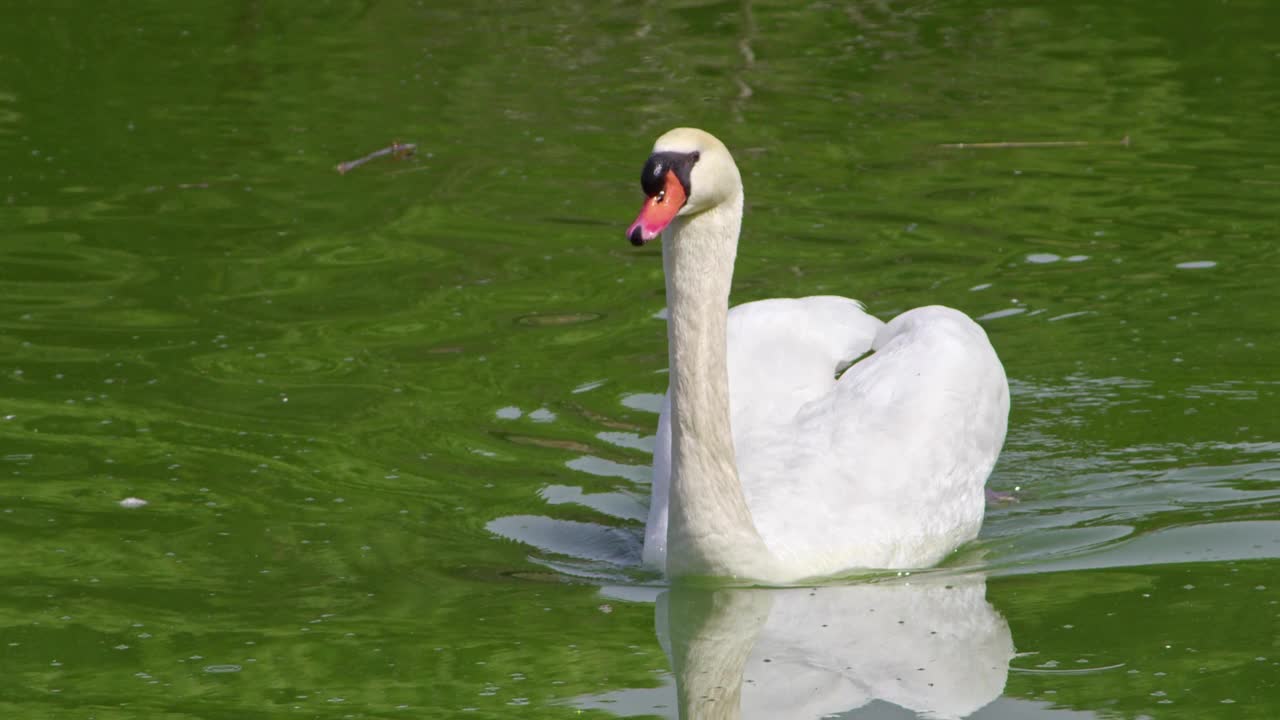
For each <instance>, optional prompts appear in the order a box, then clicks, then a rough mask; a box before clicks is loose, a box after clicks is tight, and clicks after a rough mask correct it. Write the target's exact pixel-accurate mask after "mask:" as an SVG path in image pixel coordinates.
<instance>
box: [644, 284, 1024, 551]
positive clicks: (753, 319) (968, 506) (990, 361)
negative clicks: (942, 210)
mask: <svg viewBox="0 0 1280 720" xmlns="http://www.w3.org/2000/svg"><path fill="white" fill-rule="evenodd" d="M872 349H874V353H873V354H872V355H870V356H869V357H866V358H863V359H862V360H861V361H859V362H857V363H856V364H855V365H853V366H852V367H851V368H849V370H848V371H847V372H845V373H844V374H843V375H842V376H840V378H839V379H838V380H837V379H836V377H835V373H836V371H837V369H838V368H840V367H842V366H843V365H845V364H847V363H848V362H850V361H852V360H854V359H856V358H858V357H859V356H861V355H863V354H864V353H866V352H867V351H868V350H872ZM728 360H729V363H728V368H729V392H730V398H731V399H730V406H731V422H732V425H733V439H734V446H735V451H736V453H735V454H736V460H737V466H738V473H739V478H740V480H741V483H742V488H743V492H744V495H745V496H746V500H747V504H748V507H749V508H750V510H751V514H752V518H753V520H754V522H755V525H756V529H757V530H758V531H759V533H760V535H761V537H762V538H763V539H764V541H765V544H766V545H767V546H768V547H769V549H770V550H771V551H772V552H773V554H774V555H776V556H777V558H778V559H779V561H780V562H781V563H782V564H783V565H784V566H789V567H797V568H804V570H805V571H804V572H803V573H802V574H803V575H824V574H831V573H836V572H840V571H842V570H847V569H850V568H857V567H861V568H911V567H923V566H927V565H932V564H935V563H936V562H938V561H939V560H941V559H942V558H943V557H945V555H946V554H947V553H948V552H950V550H951V549H952V548H954V547H955V546H956V545H958V544H960V543H962V542H964V541H967V540H969V539H972V538H973V537H974V536H975V535H976V534H977V532H978V529H979V528H980V526H981V523H982V515H983V510H984V507H985V498H984V494H983V486H984V485H985V482H986V478H987V476H988V475H989V474H990V472H991V469H992V467H993V466H994V464H995V460H996V458H997V457H998V455H999V452H1000V448H1001V446H1002V445H1003V443H1004V436H1005V429H1006V423H1007V417H1008V409H1009V391H1008V384H1007V382H1006V379H1005V374H1004V368H1003V367H1002V366H1001V364H1000V361H999V359H998V358H997V357H996V354H995V351H994V350H993V349H992V347H991V344H990V342H989V341H988V339H987V337H986V333H985V332H984V331H983V330H982V328H981V327H980V326H978V324H977V323H975V322H974V321H973V320H971V319H969V318H968V317H967V316H966V315H964V314H963V313H961V312H959V311H956V310H952V309H950V308H945V307H938V306H933V307H924V308H917V309H915V310H911V311H908V312H906V313H903V314H901V315H899V316H898V317H896V318H894V319H893V320H892V321H890V322H889V323H888V324H887V325H886V324H884V323H882V322H880V321H879V320H877V319H876V318H874V317H872V316H869V315H867V314H866V313H864V312H863V311H862V309H861V306H860V305H859V304H857V303H856V302H854V301H852V300H848V299H845V298H835V297H812V298H800V299H796V300H789V299H788V300H768V301H762V302H757V303H748V304H745V305H742V306H739V307H736V308H734V309H733V310H732V311H730V314H729V325H728ZM669 414H670V407H669V404H668V403H664V405H663V410H662V415H661V417H660V419H659V425H658V437H657V442H656V447H655V453H654V484H653V500H652V505H651V507H650V515H649V523H648V525H647V527H646V533H645V550H644V557H645V562H646V563H647V564H652V565H657V566H662V565H663V563H664V561H665V555H666V525H667V523H666V513H667V493H668V489H669V484H670V468H671V452H670V451H671V436H670V422H669Z"/></svg>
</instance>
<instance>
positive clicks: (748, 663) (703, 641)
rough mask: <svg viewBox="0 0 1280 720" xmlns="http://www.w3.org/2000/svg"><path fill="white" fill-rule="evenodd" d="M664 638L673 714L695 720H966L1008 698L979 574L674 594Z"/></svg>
mask: <svg viewBox="0 0 1280 720" xmlns="http://www.w3.org/2000/svg"><path fill="white" fill-rule="evenodd" d="M657 631H658V636H659V639H660V641H661V642H662V644H663V648H664V649H665V650H666V651H667V653H668V655H669V656H670V658H671V661H672V667H673V668H674V671H675V679H676V691H677V696H678V701H677V703H676V705H677V706H678V707H679V715H678V716H677V715H676V714H675V713H673V712H670V711H668V712H670V716H672V717H680V718H690V719H692V718H696V719H698V720H719V719H722V718H734V719H744V720H745V719H749V718H790V719H795V720H801V719H808V718H822V717H831V716H833V715H840V714H843V713H847V712H849V711H851V710H855V709H857V708H861V707H864V706H866V705H868V704H870V703H873V702H874V701H877V700H879V701H883V702H887V703H891V704H893V705H896V706H898V707H900V708H903V709H906V710H910V711H913V712H915V713H916V714H918V715H919V716H921V717H927V718H963V717H966V716H968V715H970V714H972V713H974V712H975V711H977V710H978V709H979V708H981V707H983V706H984V705H986V704H987V703H989V702H991V701H992V700H994V699H996V698H997V697H999V696H1000V694H1001V692H1002V691H1003V689H1004V685H1005V679H1006V676H1007V675H1008V671H1009V660H1010V659H1011V658H1012V657H1013V654H1014V648H1013V638H1012V636H1011V635H1010V633H1009V626H1008V624H1007V623H1006V622H1005V621H1004V618H1002V617H1001V616H1000V615H999V613H997V612H996V611H995V609H994V608H993V607H992V606H991V605H990V604H989V603H988V602H987V600H986V581H985V578H983V577H982V576H980V575H964V576H955V575H942V574H927V575H913V576H910V577H907V578H893V579H889V580H886V581H882V582H871V583H865V584H860V585H851V586H840V587H831V586H824V587H817V588H798V589H773V590H767V589H717V590H702V589H695V588H674V589H672V590H669V591H667V592H665V593H663V594H662V595H661V596H660V597H659V598H658V603H657ZM634 699H638V698H634ZM651 699H655V698H651ZM592 704H593V705H594V703H592ZM627 704H631V703H626V702H623V703H616V704H615V703H609V705H611V706H612V707H611V708H610V709H612V710H614V711H615V712H616V711H619V710H622V711H624V712H625V711H626V709H625V708H624V707H620V706H619V705H627ZM655 704H656V705H661V704H664V703H655ZM594 706H595V707H608V705H594ZM637 709H639V708H637ZM653 711H654V710H653V706H650V708H646V709H644V710H641V712H644V713H646V714H649V713H652V712H653Z"/></svg>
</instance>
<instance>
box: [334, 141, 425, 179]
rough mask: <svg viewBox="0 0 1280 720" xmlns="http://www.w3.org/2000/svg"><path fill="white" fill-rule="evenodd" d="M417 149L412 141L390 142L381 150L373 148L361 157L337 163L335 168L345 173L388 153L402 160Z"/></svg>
mask: <svg viewBox="0 0 1280 720" xmlns="http://www.w3.org/2000/svg"><path fill="white" fill-rule="evenodd" d="M417 150H418V146H417V145H414V144H413V143H391V145H390V146H389V147H384V148H382V149H381V150H374V151H373V152H371V153H369V154H368V155H365V156H364V157H362V158H356V159H355V160H351V161H349V162H344V163H338V165H337V168H336V169H337V171H338V172H339V173H340V174H342V175H346V174H347V173H349V172H351V171H352V170H355V169H356V168H358V167H360V166H361V165H363V164H365V163H367V162H369V161H370V160H377V159H378V158H380V157H386V156H388V155H390V156H392V157H394V158H395V159H396V160H403V159H404V158H407V157H409V156H410V155H412V154H414V153H415V152H417Z"/></svg>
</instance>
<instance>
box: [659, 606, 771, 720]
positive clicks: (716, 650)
mask: <svg viewBox="0 0 1280 720" xmlns="http://www.w3.org/2000/svg"><path fill="white" fill-rule="evenodd" d="M662 601H665V602H666V606H667V622H668V631H669V632H670V637H671V643H672V647H671V650H672V661H673V664H674V666H675V671H676V687H677V689H678V693H679V696H680V717H682V718H699V720H738V718H740V717H742V672H743V668H744V667H745V666H746V663H747V658H748V657H749V656H750V655H751V648H752V647H754V646H755V644H756V637H757V636H758V635H759V633H760V629H761V628H762V627H763V626H764V622H765V620H766V619H767V618H768V617H769V608H770V606H771V605H772V604H773V603H772V599H771V597H770V595H769V593H767V592H763V591H759V590H754V591H753V590H719V591H716V592H712V593H707V592H705V591H701V590H694V591H692V592H684V591H681V590H679V589H676V590H673V591H671V592H670V593H668V594H667V596H666V597H664V598H663V599H662ZM660 602H661V601H660Z"/></svg>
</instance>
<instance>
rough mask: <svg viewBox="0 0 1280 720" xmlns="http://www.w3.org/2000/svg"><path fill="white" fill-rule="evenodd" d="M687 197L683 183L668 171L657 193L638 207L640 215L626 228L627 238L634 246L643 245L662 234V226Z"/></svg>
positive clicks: (676, 211)
mask: <svg viewBox="0 0 1280 720" xmlns="http://www.w3.org/2000/svg"><path fill="white" fill-rule="evenodd" d="M685 200H688V197H687V196H686V195H685V192H684V185H682V184H681V183H680V179H679V178H677V177H676V174H675V173H673V172H668V173H667V177H666V181H665V182H664V183H663V189H662V191H661V192H659V193H658V194H657V195H653V196H651V197H648V198H646V199H645V201H644V206H643V207H641V208H640V215H639V216H638V217H637V218H636V221H635V222H633V223H631V227H629V228H627V238H628V239H630V240H631V244H632V245H635V246H637V247H638V246H640V245H643V244H645V243H647V242H649V241H650V240H652V239H654V238H656V237H658V235H660V234H662V230H663V228H665V227H666V226H668V225H670V224H671V221H672V220H674V219H675V217H676V213H678V212H680V208H682V207H684V203H685Z"/></svg>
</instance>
